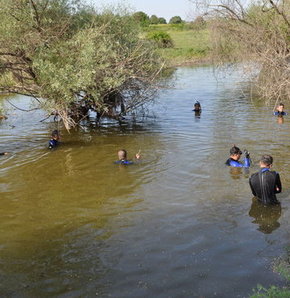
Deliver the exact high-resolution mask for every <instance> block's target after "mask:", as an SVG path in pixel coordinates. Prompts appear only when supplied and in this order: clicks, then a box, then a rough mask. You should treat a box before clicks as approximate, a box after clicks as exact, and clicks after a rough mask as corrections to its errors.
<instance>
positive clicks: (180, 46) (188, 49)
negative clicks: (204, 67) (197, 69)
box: [147, 24, 210, 66]
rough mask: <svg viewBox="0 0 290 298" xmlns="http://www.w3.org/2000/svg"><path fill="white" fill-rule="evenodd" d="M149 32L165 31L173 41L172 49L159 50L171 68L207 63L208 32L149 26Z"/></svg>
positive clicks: (187, 28) (208, 49)
mask: <svg viewBox="0 0 290 298" xmlns="http://www.w3.org/2000/svg"><path fill="white" fill-rule="evenodd" d="M147 30H148V31H149V32H151V31H165V32H167V33H168V34H169V35H170V37H171V38H172V40H173V44H174V47H173V48H164V49H160V50H159V51H160V53H161V55H162V56H163V57H165V58H166V59H168V61H169V64H170V65H172V66H178V65H186V64H199V63H208V62H209V59H210V58H209V56H210V41H209V30H208V29H207V28H202V29H191V28H190V27H189V26H184V25H183V26H177V25H169V24H166V25H151V26H150V27H149V28H148V29H147Z"/></svg>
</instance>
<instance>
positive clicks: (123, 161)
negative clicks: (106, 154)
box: [115, 149, 141, 165]
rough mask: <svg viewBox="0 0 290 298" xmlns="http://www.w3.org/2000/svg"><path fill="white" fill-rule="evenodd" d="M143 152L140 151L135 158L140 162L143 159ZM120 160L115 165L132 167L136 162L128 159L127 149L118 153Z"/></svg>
mask: <svg viewBox="0 0 290 298" xmlns="http://www.w3.org/2000/svg"><path fill="white" fill-rule="evenodd" d="M140 153H141V150H139V152H138V153H136V154H135V158H136V159H137V160H139V159H140V158H141V154H140ZM118 159H119V160H117V161H115V164H119V165H132V164H134V161H132V160H128V159H127V151H126V150H125V149H121V150H119V151H118Z"/></svg>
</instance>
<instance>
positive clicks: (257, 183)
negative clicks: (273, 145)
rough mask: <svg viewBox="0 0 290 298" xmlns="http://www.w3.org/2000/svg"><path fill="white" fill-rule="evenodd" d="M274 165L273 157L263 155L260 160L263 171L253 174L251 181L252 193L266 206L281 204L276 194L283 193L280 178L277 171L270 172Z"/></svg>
mask: <svg viewBox="0 0 290 298" xmlns="http://www.w3.org/2000/svg"><path fill="white" fill-rule="evenodd" d="M272 164H273V157H272V156H271V155H263V156H262V158H261V160H260V168H261V170H260V171H259V172H257V173H255V174H253V175H252V176H251V178H250V180H249V183H250V187H251V190H252V193H253V195H254V196H255V197H257V199H258V201H259V202H261V203H262V204H264V205H276V204H280V202H279V201H278V200H277V198H276V193H280V192H281V191H282V184H281V180H280V176H279V174H278V173H277V172H275V171H270V169H271V167H272Z"/></svg>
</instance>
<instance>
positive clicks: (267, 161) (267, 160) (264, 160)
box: [260, 154, 273, 168]
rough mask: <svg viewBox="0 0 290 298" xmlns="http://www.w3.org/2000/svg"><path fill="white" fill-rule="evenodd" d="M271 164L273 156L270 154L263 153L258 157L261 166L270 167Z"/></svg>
mask: <svg viewBox="0 0 290 298" xmlns="http://www.w3.org/2000/svg"><path fill="white" fill-rule="evenodd" d="M272 164H273V157H272V156H271V155H267V154H265V155H263V156H262V157H261V159H260V167H261V168H271V167H272Z"/></svg>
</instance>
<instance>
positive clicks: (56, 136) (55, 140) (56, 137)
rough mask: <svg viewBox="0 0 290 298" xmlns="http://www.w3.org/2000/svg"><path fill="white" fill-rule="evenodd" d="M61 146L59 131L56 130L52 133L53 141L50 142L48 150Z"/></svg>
mask: <svg viewBox="0 0 290 298" xmlns="http://www.w3.org/2000/svg"><path fill="white" fill-rule="evenodd" d="M58 144H59V132H58V130H54V131H53V132H52V133H51V139H50V140H49V142H48V149H53V148H55V147H57V146H58Z"/></svg>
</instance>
